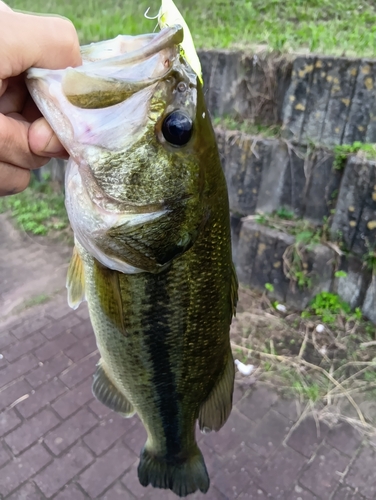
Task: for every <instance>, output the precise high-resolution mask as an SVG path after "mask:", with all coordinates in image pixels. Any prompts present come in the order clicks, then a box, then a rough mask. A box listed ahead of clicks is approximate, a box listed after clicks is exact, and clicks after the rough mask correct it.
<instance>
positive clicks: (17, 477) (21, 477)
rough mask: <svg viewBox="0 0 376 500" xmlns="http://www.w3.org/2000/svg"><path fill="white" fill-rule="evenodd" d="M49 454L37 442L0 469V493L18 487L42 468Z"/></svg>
mask: <svg viewBox="0 0 376 500" xmlns="http://www.w3.org/2000/svg"><path fill="white" fill-rule="evenodd" d="M50 460H51V455H50V454H49V453H47V451H46V450H45V449H44V448H43V447H42V445H40V444H37V445H35V446H33V447H32V448H30V449H29V450H27V451H25V453H23V454H22V455H20V456H19V457H18V458H15V459H14V460H13V461H12V462H10V463H8V464H7V465H5V467H3V468H2V469H1V474H0V494H1V495H3V496H4V497H5V496H7V495H8V494H9V493H11V492H12V491H14V490H15V489H16V488H18V487H19V486H20V485H21V484H22V483H23V482H24V481H27V480H28V479H29V478H30V477H32V476H33V475H34V474H36V473H37V472H38V471H40V470H41V469H43V467H45V466H46V465H47V464H48V462H50Z"/></svg>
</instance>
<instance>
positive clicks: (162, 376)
mask: <svg viewBox="0 0 376 500" xmlns="http://www.w3.org/2000/svg"><path fill="white" fill-rule="evenodd" d="M168 281H169V273H168V272H163V273H160V274H157V275H155V274H154V275H148V276H147V277H146V280H145V306H146V307H145V308H144V310H145V316H144V317H143V319H142V328H143V332H144V336H145V341H146V345H147V349H148V354H149V357H150V359H151V362H152V367H153V368H152V369H153V374H152V381H153V384H154V388H155V391H156V400H157V401H156V402H157V405H158V409H159V414H160V418H161V421H162V426H163V430H164V433H165V436H166V458H168V457H169V458H171V459H172V458H173V457H174V455H176V454H178V453H179V452H180V451H181V443H180V438H179V420H178V418H179V417H178V397H177V396H178V395H177V390H176V383H175V376H174V373H173V371H172V363H171V359H170V355H169V349H168V340H169V336H170V334H171V330H170V326H169V320H170V314H171V312H170V310H169V296H168V291H167V285H168Z"/></svg>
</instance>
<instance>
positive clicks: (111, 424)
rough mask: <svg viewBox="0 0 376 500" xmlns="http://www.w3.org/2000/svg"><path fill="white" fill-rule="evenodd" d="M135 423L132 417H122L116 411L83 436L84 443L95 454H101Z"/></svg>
mask: <svg viewBox="0 0 376 500" xmlns="http://www.w3.org/2000/svg"><path fill="white" fill-rule="evenodd" d="M135 424H136V419H134V418H123V417H121V416H120V415H116V413H115V414H114V413H113V414H112V415H110V416H109V417H108V418H106V419H105V420H102V422H101V423H100V425H99V426H98V427H96V428H95V429H94V430H93V431H91V432H90V433H89V434H87V435H86V436H85V437H84V442H85V444H86V445H87V446H88V447H89V448H90V449H91V450H92V451H93V452H94V453H95V454H96V455H101V454H102V453H103V452H104V451H105V450H107V449H108V448H109V447H110V446H112V445H113V444H114V443H116V442H117V441H118V440H120V439H121V438H122V437H123V436H124V434H125V433H127V432H129V429H130V428H131V427H132V426H133V425H135Z"/></svg>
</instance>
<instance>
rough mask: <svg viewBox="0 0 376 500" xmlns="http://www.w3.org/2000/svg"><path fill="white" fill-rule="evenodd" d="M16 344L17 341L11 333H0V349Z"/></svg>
mask: <svg viewBox="0 0 376 500" xmlns="http://www.w3.org/2000/svg"><path fill="white" fill-rule="evenodd" d="M15 342H17V339H16V337H15V336H14V335H12V334H11V333H1V334H0V349H1V350H2V349H5V348H6V347H8V346H9V345H12V344H14V343H15Z"/></svg>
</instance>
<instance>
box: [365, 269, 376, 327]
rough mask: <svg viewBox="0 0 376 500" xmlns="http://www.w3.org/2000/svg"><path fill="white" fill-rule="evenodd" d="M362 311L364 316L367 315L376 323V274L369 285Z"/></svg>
mask: <svg viewBox="0 0 376 500" xmlns="http://www.w3.org/2000/svg"><path fill="white" fill-rule="evenodd" d="M362 312H363V314H364V316H366V317H367V318H368V319H369V320H371V321H372V322H373V323H376V276H375V275H374V276H373V279H372V281H371V283H370V285H369V287H368V290H367V293H366V297H365V299H364V303H363V307H362Z"/></svg>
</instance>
